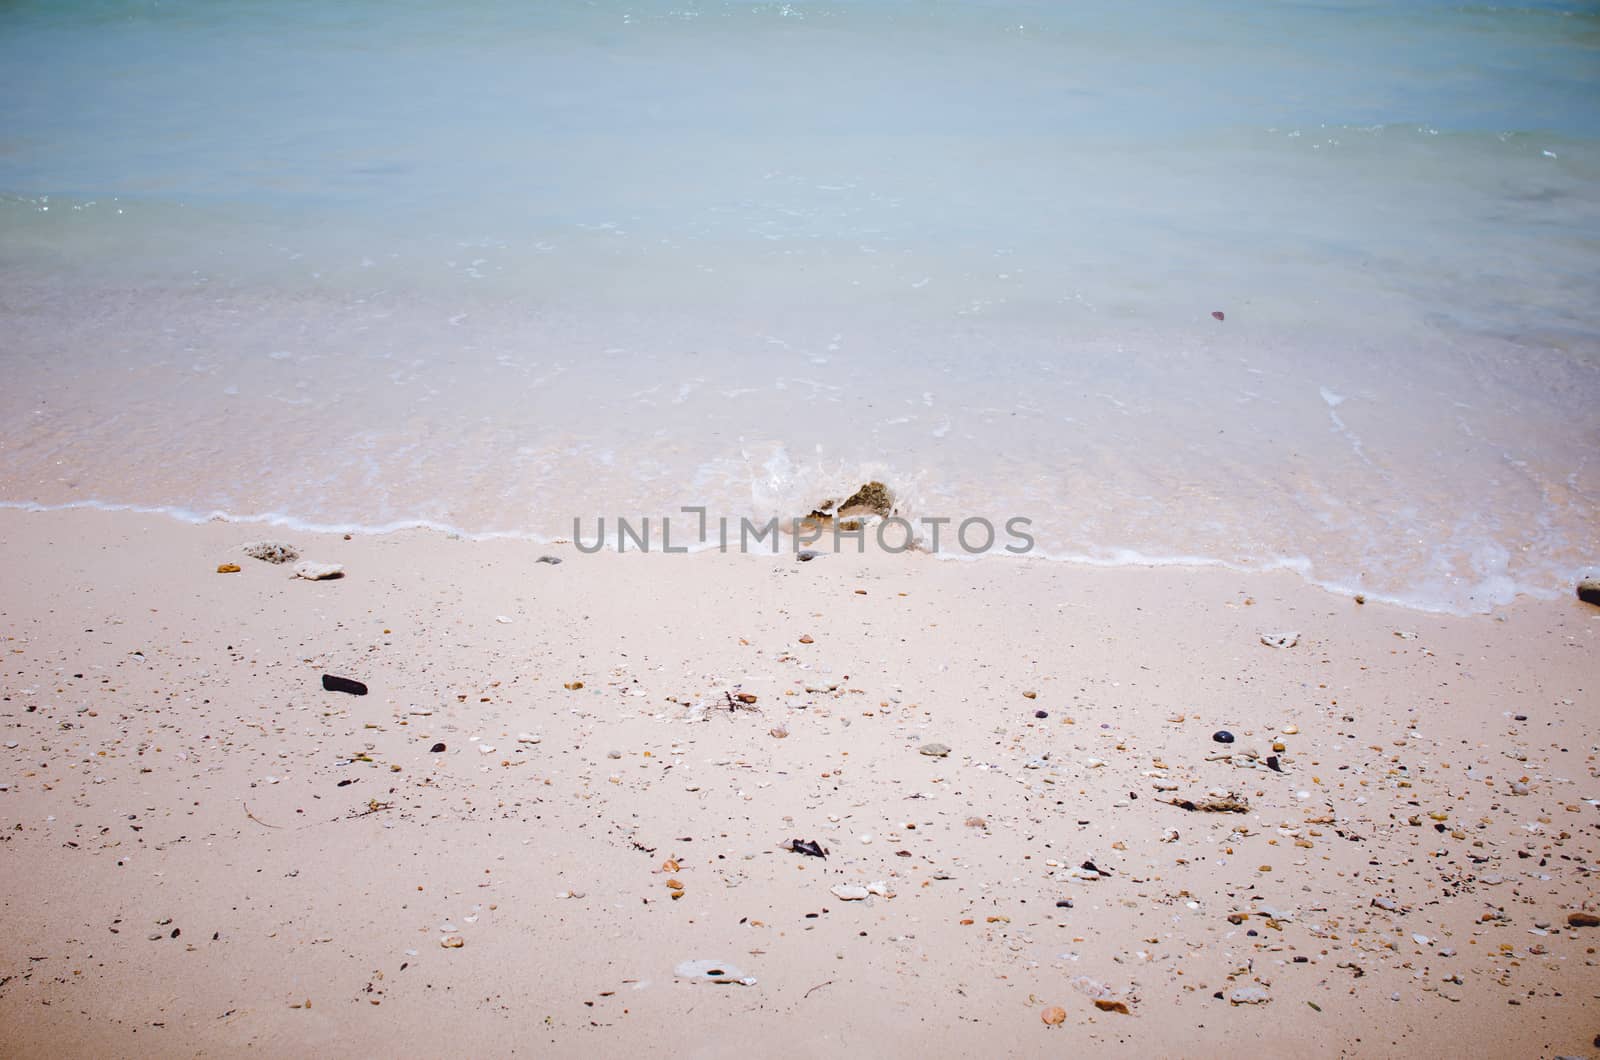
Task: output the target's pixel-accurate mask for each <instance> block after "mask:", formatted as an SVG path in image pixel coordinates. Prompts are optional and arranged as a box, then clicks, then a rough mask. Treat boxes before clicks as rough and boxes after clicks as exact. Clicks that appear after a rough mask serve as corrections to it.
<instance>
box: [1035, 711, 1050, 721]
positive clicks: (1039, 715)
mask: <svg viewBox="0 0 1600 1060" xmlns="http://www.w3.org/2000/svg"><path fill="white" fill-rule="evenodd" d="M1033 716H1034V717H1036V718H1038V719H1039V720H1040V721H1043V720H1044V719H1045V718H1048V717H1049V716H1050V712H1049V711H1047V710H1036V711H1034V712H1033Z"/></svg>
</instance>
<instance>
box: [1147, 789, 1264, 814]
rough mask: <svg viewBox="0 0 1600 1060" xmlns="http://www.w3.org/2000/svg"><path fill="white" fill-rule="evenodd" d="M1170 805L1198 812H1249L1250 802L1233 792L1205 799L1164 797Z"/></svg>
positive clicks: (1214, 794) (1213, 795)
mask: <svg viewBox="0 0 1600 1060" xmlns="http://www.w3.org/2000/svg"><path fill="white" fill-rule="evenodd" d="M1161 801H1162V802H1165V803H1166V804H1167V805H1168V806H1176V807H1178V808H1179V809H1180V810H1190V811H1193V812H1197V813H1249V812H1250V804H1249V803H1248V802H1246V801H1245V800H1244V799H1242V798H1240V797H1239V796H1238V795H1235V794H1234V793H1233V792H1231V791H1228V792H1220V793H1212V794H1209V795H1207V796H1206V797H1205V798H1203V799H1162V800H1161Z"/></svg>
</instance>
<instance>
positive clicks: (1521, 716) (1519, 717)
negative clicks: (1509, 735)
mask: <svg viewBox="0 0 1600 1060" xmlns="http://www.w3.org/2000/svg"><path fill="white" fill-rule="evenodd" d="M1514 720H1516V721H1527V720H1528V716H1527V715H1526V714H1518V715H1517V716H1516V718H1515V719H1514Z"/></svg>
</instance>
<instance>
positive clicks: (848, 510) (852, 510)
mask: <svg viewBox="0 0 1600 1060" xmlns="http://www.w3.org/2000/svg"><path fill="white" fill-rule="evenodd" d="M893 504H894V497H893V496H892V495H891V494H890V493H889V487H888V486H885V485H884V484H883V483H881V482H869V483H867V484H866V485H864V486H862V487H861V488H860V489H858V490H856V491H855V492H854V493H852V494H851V495H850V496H849V497H847V498H845V502H844V503H843V504H841V505H839V514H840V515H860V514H862V513H864V512H871V513H873V514H874V515H884V516H886V515H888V514H889V513H890V512H891V511H893V510H894V508H893Z"/></svg>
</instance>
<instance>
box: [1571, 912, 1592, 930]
mask: <svg viewBox="0 0 1600 1060" xmlns="http://www.w3.org/2000/svg"><path fill="white" fill-rule="evenodd" d="M1567 926H1568V927H1600V916H1595V915H1594V914H1593V913H1568V914H1567Z"/></svg>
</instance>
